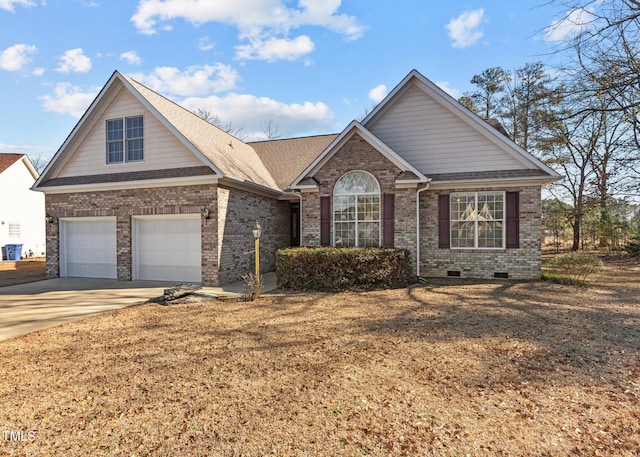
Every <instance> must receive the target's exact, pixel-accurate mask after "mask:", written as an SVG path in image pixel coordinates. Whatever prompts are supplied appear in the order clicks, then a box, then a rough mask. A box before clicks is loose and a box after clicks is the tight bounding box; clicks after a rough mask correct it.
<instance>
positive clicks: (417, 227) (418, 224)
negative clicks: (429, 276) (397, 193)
mask: <svg viewBox="0 0 640 457" xmlns="http://www.w3.org/2000/svg"><path fill="white" fill-rule="evenodd" d="M429 182H430V181H427V185H426V186H425V187H423V188H422V189H418V190H417V191H416V276H417V277H418V279H420V192H424V191H425V190H427V189H428V188H429Z"/></svg>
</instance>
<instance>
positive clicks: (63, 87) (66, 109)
mask: <svg viewBox="0 0 640 457" xmlns="http://www.w3.org/2000/svg"><path fill="white" fill-rule="evenodd" d="M99 90H100V89H98V88H94V89H91V90H89V91H88V92H82V90H81V89H80V88H79V87H78V86H73V85H71V84H70V83H58V84H57V85H56V87H55V89H54V91H53V95H44V96H43V97H39V98H40V100H42V107H43V108H44V109H45V111H53V112H56V113H60V114H70V115H71V116H74V117H77V118H79V117H80V116H82V115H83V114H84V112H85V111H86V110H87V108H88V107H89V105H90V104H91V102H92V101H93V99H94V98H95V97H96V95H97V94H98V91H99Z"/></svg>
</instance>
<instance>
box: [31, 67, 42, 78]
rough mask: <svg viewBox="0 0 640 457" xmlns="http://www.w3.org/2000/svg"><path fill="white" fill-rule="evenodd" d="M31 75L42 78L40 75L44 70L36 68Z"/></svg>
mask: <svg viewBox="0 0 640 457" xmlns="http://www.w3.org/2000/svg"><path fill="white" fill-rule="evenodd" d="M31 74H32V75H33V76H42V75H44V68H42V67H38V68H36V69H35V70H33V71H32V72H31Z"/></svg>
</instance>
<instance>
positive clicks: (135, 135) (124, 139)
mask: <svg viewBox="0 0 640 457" xmlns="http://www.w3.org/2000/svg"><path fill="white" fill-rule="evenodd" d="M106 129H107V132H106V138H107V163H108V164H109V163H124V162H140V161H142V160H144V118H143V116H133V117H124V118H120V119H109V120H107V126H106Z"/></svg>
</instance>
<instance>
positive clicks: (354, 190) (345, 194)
mask: <svg viewBox="0 0 640 457" xmlns="http://www.w3.org/2000/svg"><path fill="white" fill-rule="evenodd" d="M333 198H334V200H333V220H334V237H335V238H334V244H335V245H336V246H361V247H364V246H379V245H380V185H379V184H378V181H376V179H375V178H374V177H373V176H372V175H371V174H369V173H367V172H365V171H351V172H349V173H347V174H345V175H344V176H342V177H341V178H340V179H339V180H338V182H337V183H336V185H335V187H334V191H333Z"/></svg>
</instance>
